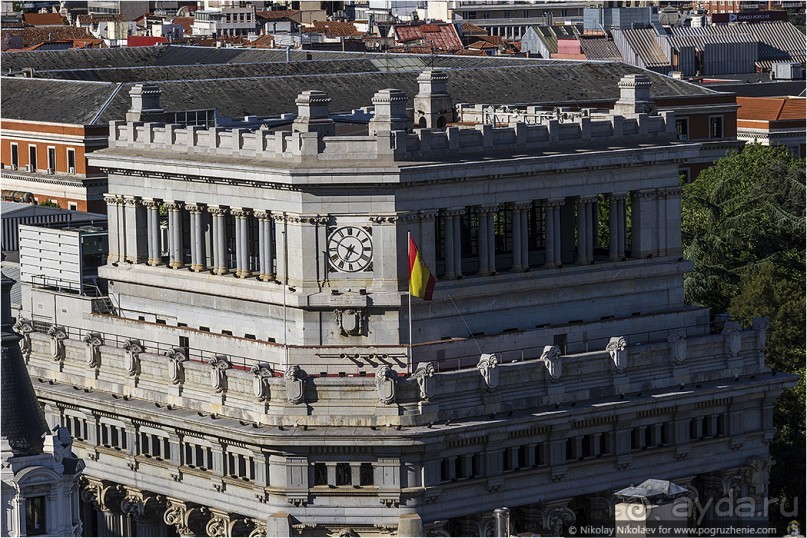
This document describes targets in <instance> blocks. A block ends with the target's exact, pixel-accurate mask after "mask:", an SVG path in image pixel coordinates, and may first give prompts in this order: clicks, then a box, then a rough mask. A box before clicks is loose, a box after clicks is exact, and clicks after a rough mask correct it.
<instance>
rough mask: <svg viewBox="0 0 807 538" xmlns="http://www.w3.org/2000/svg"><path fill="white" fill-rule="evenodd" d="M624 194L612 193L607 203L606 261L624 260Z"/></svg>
mask: <svg viewBox="0 0 807 538" xmlns="http://www.w3.org/2000/svg"><path fill="white" fill-rule="evenodd" d="M625 197H626V195H625V193H612V194H611V196H610V198H609V202H608V259H609V260H611V261H619V260H622V259H624V258H625Z"/></svg>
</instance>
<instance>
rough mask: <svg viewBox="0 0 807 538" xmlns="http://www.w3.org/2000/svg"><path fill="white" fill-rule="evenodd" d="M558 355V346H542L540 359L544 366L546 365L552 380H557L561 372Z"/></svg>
mask: <svg viewBox="0 0 807 538" xmlns="http://www.w3.org/2000/svg"><path fill="white" fill-rule="evenodd" d="M560 356H561V352H560V347H558V346H544V351H543V353H541V360H542V361H544V366H546V369H547V371H548V372H549V377H550V379H552V381H557V380H559V379H560V376H561V374H562V372H563V369H562V365H561V361H560Z"/></svg>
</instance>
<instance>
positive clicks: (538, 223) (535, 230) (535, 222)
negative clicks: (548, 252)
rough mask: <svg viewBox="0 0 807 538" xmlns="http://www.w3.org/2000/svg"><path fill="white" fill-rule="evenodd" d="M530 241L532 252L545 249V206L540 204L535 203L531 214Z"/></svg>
mask: <svg viewBox="0 0 807 538" xmlns="http://www.w3.org/2000/svg"><path fill="white" fill-rule="evenodd" d="M528 218H529V228H528V241H529V243H530V250H542V249H543V248H545V245H546V243H545V240H546V239H545V237H544V219H545V218H546V216H545V214H544V206H543V205H541V203H540V202H533V203H532V207H531V208H530V213H529V217H528Z"/></svg>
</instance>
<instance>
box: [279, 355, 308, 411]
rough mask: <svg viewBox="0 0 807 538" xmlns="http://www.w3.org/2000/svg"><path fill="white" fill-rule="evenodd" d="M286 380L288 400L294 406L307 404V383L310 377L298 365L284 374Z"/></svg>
mask: <svg viewBox="0 0 807 538" xmlns="http://www.w3.org/2000/svg"><path fill="white" fill-rule="evenodd" d="M283 377H285V379H286V398H287V399H288V400H289V401H290V402H291V403H293V404H299V403H303V402H305V383H306V378H307V377H308V375H307V374H306V373H305V371H304V370H303V369H302V368H300V367H299V366H297V365H296V364H294V365H292V366H289V369H288V370H286V373H285V374H284V376H283Z"/></svg>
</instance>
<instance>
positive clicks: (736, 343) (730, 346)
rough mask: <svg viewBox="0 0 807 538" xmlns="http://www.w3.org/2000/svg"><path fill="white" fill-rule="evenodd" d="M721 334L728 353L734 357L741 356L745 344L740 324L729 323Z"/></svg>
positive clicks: (724, 326)
mask: <svg viewBox="0 0 807 538" xmlns="http://www.w3.org/2000/svg"><path fill="white" fill-rule="evenodd" d="M721 334H722V335H723V338H724V339H725V342H726V353H728V354H729V355H731V356H732V357H736V356H737V355H739V354H740V350H741V349H742V344H743V342H742V333H741V327H740V324H739V323H737V322H736V321H727V322H726V324H725V325H723V331H722V332H721Z"/></svg>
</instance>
